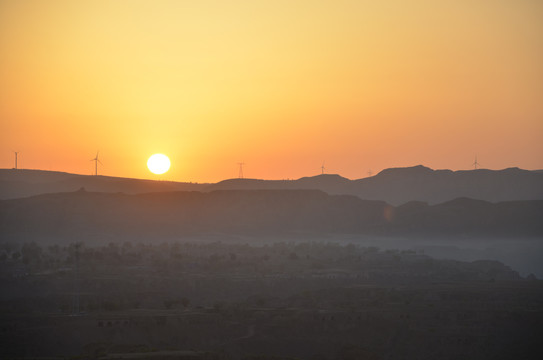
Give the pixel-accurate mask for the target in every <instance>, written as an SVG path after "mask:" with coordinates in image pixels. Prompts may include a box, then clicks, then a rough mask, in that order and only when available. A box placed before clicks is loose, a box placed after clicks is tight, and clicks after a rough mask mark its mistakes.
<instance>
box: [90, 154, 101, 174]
mask: <svg viewBox="0 0 543 360" xmlns="http://www.w3.org/2000/svg"><path fill="white" fill-rule="evenodd" d="M98 153H99V151H97V152H96V157H95V158H94V159H90V161H94V176H98V163H100V164H102V162H101V161H100V160H99V159H98ZM102 165H104V164H102Z"/></svg>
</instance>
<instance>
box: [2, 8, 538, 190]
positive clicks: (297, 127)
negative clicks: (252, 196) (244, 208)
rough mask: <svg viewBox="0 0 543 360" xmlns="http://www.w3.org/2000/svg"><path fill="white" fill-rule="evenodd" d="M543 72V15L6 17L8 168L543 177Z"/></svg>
mask: <svg viewBox="0 0 543 360" xmlns="http://www.w3.org/2000/svg"><path fill="white" fill-rule="evenodd" d="M407 3H409V4H407ZM542 64H543V2H542V1H539V0H442V1H433V0H417V1H404V0H394V1H392V0H389V1H387V0H385V1H362V0H358V1H354V0H352V1H347V0H335V1H319V0H305V1H303V0H297V1H293V0H288V1H282V0H274V1H254V0H247V1H242V0H229V1H205V0H199V1H173V0H172V1H164V0H163V1H161V0H153V1H151V0H149V1H138V0H129V1H113V0H111V1H109V0H108V1H99V0H98V1H96V0H92V1H90V0H89V1H86V0H78V1H71V0H66V1H56V0H48V1H39V0H38V1H26V0H0V126H1V128H0V130H1V131H0V134H1V135H0V167H2V168H11V167H13V159H14V155H13V152H12V151H20V152H21V153H20V157H19V166H20V167H23V168H33V169H51V170H60V171H67V172H75V173H81V174H90V173H91V172H92V171H93V163H92V162H90V161H89V160H90V159H92V158H93V157H94V155H95V153H96V151H97V150H100V157H101V160H102V162H103V164H104V165H103V166H102V167H100V168H99V172H101V173H102V174H105V175H112V176H127V177H139V178H162V179H167V180H177V181H198V182H207V181H218V180H222V179H225V178H231V177H236V176H237V174H238V168H237V163H238V162H240V161H243V162H245V163H246V165H245V168H244V173H245V176H246V177H252V178H266V179H284V178H298V177H302V176H308V175H316V174H318V173H320V166H321V165H322V162H323V161H325V167H326V169H327V170H326V171H327V172H329V173H339V174H341V175H343V176H345V177H348V178H361V177H365V176H367V173H368V171H370V170H372V171H373V173H376V172H378V171H379V170H381V169H383V168H388V167H394V166H411V165H416V164H424V165H426V166H429V167H432V168H449V169H467V168H470V165H471V163H472V162H473V160H474V157H475V155H476V154H477V156H478V160H479V162H480V163H481V164H482V166H484V167H486V168H492V169H501V168H506V167H511V166H518V167H521V168H525V169H543V141H542V140H543V65H542ZM156 152H162V153H164V154H166V155H168V156H169V157H170V158H171V161H172V168H171V170H170V171H169V172H168V173H167V174H165V175H162V176H160V177H158V176H156V175H153V174H151V173H150V172H149V171H148V170H147V167H146V162H147V158H148V157H149V156H150V155H151V154H153V153H156Z"/></svg>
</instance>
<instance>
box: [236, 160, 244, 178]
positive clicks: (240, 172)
mask: <svg viewBox="0 0 543 360" xmlns="http://www.w3.org/2000/svg"><path fill="white" fill-rule="evenodd" d="M238 165H239V172H238V178H239V179H243V165H245V163H242V162H240V163H238Z"/></svg>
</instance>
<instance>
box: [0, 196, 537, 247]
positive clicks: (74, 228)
mask: <svg viewBox="0 0 543 360" xmlns="http://www.w3.org/2000/svg"><path fill="white" fill-rule="evenodd" d="M541 219H543V200H531V201H512V202H500V203H489V202H486V201H481V200H472V199H467V198H459V199H456V200H453V201H449V202H446V203H443V204H439V205H428V204H426V203H422V202H410V203H406V204H404V205H402V206H399V207H394V206H391V205H388V204H387V203H385V202H383V201H372V200H362V199H360V198H358V197H356V196H352V195H329V194H326V193H324V192H322V191H318V190H251V191H238V190H228V191H225V190H218V191H212V192H195V191H190V192H162V193H147V194H139V195H126V194H112V193H93V192H87V191H76V192H71V193H57V194H44V195H39V196H34V197H29V198H21V199H12V200H2V201H0V235H1V238H2V239H3V240H6V241H32V240H34V241H42V240H44V239H54V240H55V241H61V240H64V241H73V240H78V239H79V240H83V239H88V240H90V239H94V240H100V241H109V239H119V238H125V239H137V238H146V239H157V240H159V239H168V238H179V237H183V236H191V235H195V234H247V235H253V234H258V235H276V234H285V235H288V234H300V233H303V234H308V233H315V234H317V233H318V234H368V235H379V236H402V237H405V236H417V237H425V236H431V237H438V236H439V237H448V236H451V237H453V236H454V237H458V236H462V237H471V236H474V237H542V236H543V222H542V221H541ZM161 241H162V240H161Z"/></svg>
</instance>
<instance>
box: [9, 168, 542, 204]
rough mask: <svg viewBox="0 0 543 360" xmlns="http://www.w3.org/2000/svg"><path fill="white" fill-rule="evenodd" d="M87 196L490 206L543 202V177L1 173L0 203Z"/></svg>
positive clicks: (402, 171)
mask: <svg viewBox="0 0 543 360" xmlns="http://www.w3.org/2000/svg"><path fill="white" fill-rule="evenodd" d="M82 187H84V188H85V189H86V190H88V191H96V192H112V193H117V192H122V193H125V194H141V193H148V192H171V191H202V192H208V191H213V190H265V189H267V190H272V189H274V190H321V191H324V192H326V193H328V194H332V195H354V196H357V197H359V198H360V199H365V200H381V201H385V202H387V203H389V204H392V205H401V204H404V203H407V202H410V201H422V202H427V203H429V204H431V205H433V204H438V203H442V202H446V201H450V200H453V199H456V198H459V197H466V198H471V199H478V200H485V201H489V202H501V201H515V200H543V171H540V170H532V171H530V170H522V169H519V168H509V169H504V170H485V169H478V170H466V171H451V170H432V169H430V168H427V167H424V166H421V165H419V166H414V167H407V168H392V169H386V170H383V171H381V172H380V173H378V174H377V175H375V176H372V177H368V178H363V179H358V180H349V179H346V178H344V177H341V176H339V175H331V174H330V175H329V174H323V175H318V176H313V177H303V178H300V179H297V180H257V179H230V180H224V181H221V182H218V183H215V184H197V183H183V182H172V181H153V180H140V179H130V178H118V177H109V176H89V175H75V174H69V173H62V172H52V171H42V170H14V169H0V199H14V198H20V197H27V196H32V195H38V194H43V193H56V192H70V191H76V190H78V189H80V188H82Z"/></svg>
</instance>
